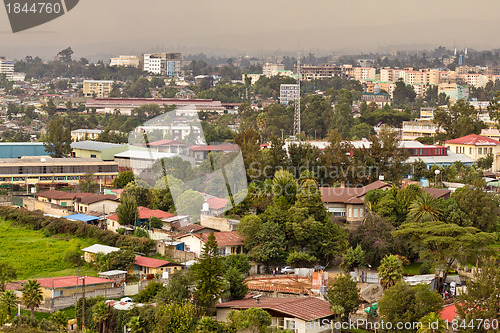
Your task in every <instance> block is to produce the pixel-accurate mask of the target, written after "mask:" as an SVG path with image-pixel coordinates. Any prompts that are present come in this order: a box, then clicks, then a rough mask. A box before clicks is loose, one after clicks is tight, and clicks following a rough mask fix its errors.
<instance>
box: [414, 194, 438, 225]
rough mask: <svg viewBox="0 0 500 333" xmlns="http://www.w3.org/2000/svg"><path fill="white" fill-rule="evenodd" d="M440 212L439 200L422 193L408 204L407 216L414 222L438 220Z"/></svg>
mask: <svg viewBox="0 0 500 333" xmlns="http://www.w3.org/2000/svg"><path fill="white" fill-rule="evenodd" d="M442 214H443V209H442V207H441V202H440V201H439V200H438V199H436V198H435V197H433V196H431V195H430V194H429V193H422V195H421V196H418V197H417V198H416V199H415V201H413V202H412V204H411V205H410V212H409V217H411V218H412V219H413V221H415V222H427V221H439V220H440V219H441V216H442Z"/></svg>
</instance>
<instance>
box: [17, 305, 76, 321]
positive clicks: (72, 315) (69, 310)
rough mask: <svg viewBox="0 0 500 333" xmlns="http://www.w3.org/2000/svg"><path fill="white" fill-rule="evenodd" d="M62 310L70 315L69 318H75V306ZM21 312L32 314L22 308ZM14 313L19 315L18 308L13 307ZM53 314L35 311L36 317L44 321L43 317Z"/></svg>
mask: <svg viewBox="0 0 500 333" xmlns="http://www.w3.org/2000/svg"><path fill="white" fill-rule="evenodd" d="M61 312H62V313H64V314H65V315H66V317H68V319H74V318H75V315H76V310H75V307H74V306H71V307H69V308H66V309H64V310H61ZM21 314H22V315H25V316H28V317H29V316H31V311H29V310H23V309H21ZM12 315H17V308H15V309H12ZM51 315H52V313H48V312H36V311H35V318H36V319H37V320H38V321H39V322H40V321H42V319H49V317H50V316H51Z"/></svg>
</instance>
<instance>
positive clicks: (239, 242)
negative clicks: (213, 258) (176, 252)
mask: <svg viewBox="0 0 500 333" xmlns="http://www.w3.org/2000/svg"><path fill="white" fill-rule="evenodd" d="M209 235H210V234H209V233H200V234H192V233H189V234H185V235H182V236H179V237H177V241H179V242H182V243H184V250H185V251H188V252H193V253H195V254H196V257H199V256H200V255H201V252H202V250H203V247H204V246H205V243H206V242H207V240H208V236H209ZM214 236H215V240H216V241H217V245H218V246H219V248H218V252H219V255H221V256H228V255H230V254H237V253H242V252H243V239H242V238H241V236H240V235H239V234H238V232H237V231H221V232H214Z"/></svg>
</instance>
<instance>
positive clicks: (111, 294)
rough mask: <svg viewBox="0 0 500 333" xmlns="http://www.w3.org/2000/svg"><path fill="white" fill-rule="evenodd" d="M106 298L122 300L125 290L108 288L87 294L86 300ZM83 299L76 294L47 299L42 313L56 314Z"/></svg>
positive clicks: (41, 307)
mask: <svg viewBox="0 0 500 333" xmlns="http://www.w3.org/2000/svg"><path fill="white" fill-rule="evenodd" d="M97 296H104V298H106V299H109V298H120V297H123V296H124V288H123V287H119V288H108V289H102V290H95V291H92V292H88V293H87V292H86V293H85V298H91V297H97ZM81 297H82V294H75V295H72V296H63V297H54V298H46V299H45V302H44V304H42V305H41V306H40V310H41V311H44V310H45V311H48V312H54V311H57V310H62V309H66V308H67V307H70V306H73V305H76V302H77V301H78V299H80V298H81Z"/></svg>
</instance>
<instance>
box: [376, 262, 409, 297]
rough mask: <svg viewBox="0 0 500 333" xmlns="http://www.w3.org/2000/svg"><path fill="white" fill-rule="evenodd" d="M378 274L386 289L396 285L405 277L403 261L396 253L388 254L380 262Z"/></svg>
mask: <svg viewBox="0 0 500 333" xmlns="http://www.w3.org/2000/svg"><path fill="white" fill-rule="evenodd" d="M378 276H379V278H380V284H381V285H382V288H384V290H385V289H388V288H390V287H392V286H394V285H395V284H396V283H398V282H399V281H401V278H402V277H403V263H402V262H401V260H400V259H399V258H398V257H397V256H395V255H389V256H386V257H385V258H384V259H382V261H381V262H380V266H379V267H378Z"/></svg>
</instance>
